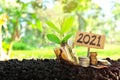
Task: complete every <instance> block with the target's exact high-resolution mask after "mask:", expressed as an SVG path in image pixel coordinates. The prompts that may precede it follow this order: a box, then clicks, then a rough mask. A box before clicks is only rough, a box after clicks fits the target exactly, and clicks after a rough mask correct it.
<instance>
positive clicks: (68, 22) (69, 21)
mask: <svg viewBox="0 0 120 80" xmlns="http://www.w3.org/2000/svg"><path fill="white" fill-rule="evenodd" d="M73 21H74V17H72V16H69V17H65V19H64V22H63V24H62V34H64V33H65V32H67V31H69V30H70V29H71V27H72V24H73Z"/></svg>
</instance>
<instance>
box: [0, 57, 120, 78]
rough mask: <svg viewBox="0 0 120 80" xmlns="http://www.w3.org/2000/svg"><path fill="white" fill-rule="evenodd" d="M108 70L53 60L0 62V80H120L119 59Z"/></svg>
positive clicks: (111, 61) (112, 62)
mask: <svg viewBox="0 0 120 80" xmlns="http://www.w3.org/2000/svg"><path fill="white" fill-rule="evenodd" d="M107 60H108V61H110V63H111V64H112V65H111V66H109V67H108V68H104V69H95V68H92V67H81V66H74V65H70V64H68V63H66V62H60V63H59V62H58V61H56V60H54V59H44V60H42V59H38V60H34V59H31V60H26V59H24V60H22V61H19V60H17V59H13V60H9V61H0V80H120V59H118V60H116V61H113V60H111V59H109V58H107Z"/></svg>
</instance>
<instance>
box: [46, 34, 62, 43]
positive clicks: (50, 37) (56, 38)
mask: <svg viewBox="0 0 120 80" xmlns="http://www.w3.org/2000/svg"><path fill="white" fill-rule="evenodd" d="M47 38H48V39H49V40H50V41H52V42H54V43H57V44H60V43H61V41H60V39H59V38H58V37H57V36H56V35H55V34H47Z"/></svg>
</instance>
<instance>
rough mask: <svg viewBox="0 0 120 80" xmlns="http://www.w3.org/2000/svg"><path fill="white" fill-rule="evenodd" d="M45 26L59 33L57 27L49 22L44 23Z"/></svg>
mask: <svg viewBox="0 0 120 80" xmlns="http://www.w3.org/2000/svg"><path fill="white" fill-rule="evenodd" d="M46 24H47V25H48V26H49V27H51V28H52V29H54V30H55V31H56V32H58V33H60V30H59V29H58V28H57V26H56V25H55V24H54V23H53V22H51V21H46Z"/></svg>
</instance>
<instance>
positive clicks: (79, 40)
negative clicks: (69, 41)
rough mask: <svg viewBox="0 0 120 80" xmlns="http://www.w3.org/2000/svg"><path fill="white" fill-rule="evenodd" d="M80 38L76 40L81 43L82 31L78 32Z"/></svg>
mask: <svg viewBox="0 0 120 80" xmlns="http://www.w3.org/2000/svg"><path fill="white" fill-rule="evenodd" d="M79 36H80V38H79V39H78V40H77V42H79V43H82V37H83V33H81V34H79Z"/></svg>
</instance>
